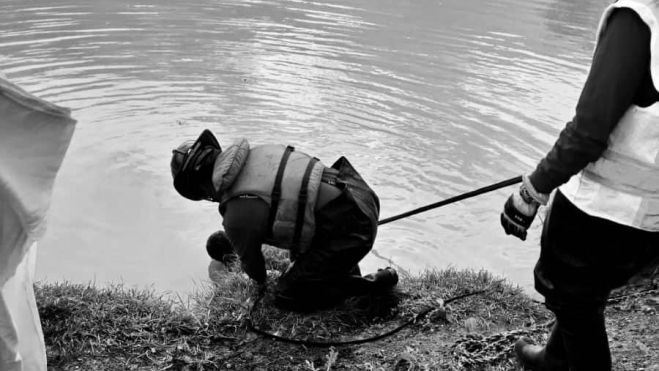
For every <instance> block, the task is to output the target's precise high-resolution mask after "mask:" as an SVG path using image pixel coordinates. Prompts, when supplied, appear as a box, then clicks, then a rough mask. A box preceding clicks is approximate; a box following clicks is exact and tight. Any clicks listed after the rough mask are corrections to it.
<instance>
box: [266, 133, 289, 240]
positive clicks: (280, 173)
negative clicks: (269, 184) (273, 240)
mask: <svg viewBox="0 0 659 371" xmlns="http://www.w3.org/2000/svg"><path fill="white" fill-rule="evenodd" d="M293 151H295V148H294V147H293V146H286V149H285V150H284V154H283V155H282V156H281V161H279V167H278V168H277V176H276V177H275V184H274V187H273V188H272V195H271V203H270V215H269V220H268V228H269V230H270V232H269V234H270V236H272V225H273V224H274V222H275V216H276V215H277V208H278V207H279V199H280V198H281V180H282V179H283V178H284V170H285V169H286V163H287V162H288V158H289V157H290V156H291V152H293Z"/></svg>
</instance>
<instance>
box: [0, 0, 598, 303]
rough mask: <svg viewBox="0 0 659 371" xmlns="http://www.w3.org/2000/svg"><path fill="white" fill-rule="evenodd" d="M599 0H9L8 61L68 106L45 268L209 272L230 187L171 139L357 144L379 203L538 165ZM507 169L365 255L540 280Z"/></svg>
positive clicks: (48, 275)
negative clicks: (510, 205) (508, 216)
mask: <svg viewBox="0 0 659 371" xmlns="http://www.w3.org/2000/svg"><path fill="white" fill-rule="evenodd" d="M608 3H609V1H604V0H582V1H578V2H575V1H572V0H537V1H522V0H503V1H497V2H491V1H483V0H444V1H437V0H417V1H405V0H404V1H401V0H396V1H389V0H351V1H345V0H329V1H299V0H282V1H269V0H264V1H260V0H231V1H228V0H224V1H216V0H192V1H190V0H186V1H183V0H159V1H127V0H112V1H109V0H93V1H92V0H85V1H83V0H31V1H24V0H3V1H2V3H1V4H0V29H1V30H2V35H3V37H2V38H1V39H0V71H2V72H3V73H5V74H6V75H7V77H8V78H9V79H10V80H12V81H14V82H15V83H17V84H19V85H21V86H22V87H23V88H25V89H27V90H29V91H31V92H32V93H34V94H36V95H38V96H41V97H43V98H45V99H48V100H50V101H52V102H55V103H57V104H60V105H63V106H67V107H70V108H72V110H73V115H74V117H75V118H76V119H77V120H78V127H77V130H76V133H75V135H74V138H73V141H72V143H71V147H70V149H69V152H68V154H67V157H66V158H65V161H64V164H63V167H62V169H61V172H60V174H59V177H58V179H57V182H56V188H55V192H54V195H53V203H52V207H51V211H50V215H49V229H48V233H47V234H46V236H45V238H44V239H43V240H42V243H41V244H40V251H39V258H38V267H37V268H38V278H39V279H46V280H70V281H76V282H89V281H92V282H96V284H106V283H109V282H123V283H125V284H128V285H136V286H153V287H155V288H156V289H158V290H167V291H171V292H174V293H179V294H180V293H187V292H190V291H191V290H192V289H193V288H195V287H196V286H197V285H199V284H200V283H202V282H204V281H205V280H206V279H207V266H208V263H209V258H208V257H207V255H206V252H205V248H204V245H205V241H206V238H207V236H208V235H209V234H210V233H212V232H213V231H215V230H217V229H218V228H220V227H221V219H220V217H219V215H218V213H217V211H216V206H215V205H213V204H210V203H207V202H197V203H195V202H191V201H188V200H186V199H184V198H182V197H180V196H179V195H178V194H177V193H176V192H175V190H174V189H173V187H172V180H171V175H170V170H169V161H170V155H171V149H172V148H173V147H176V146H177V145H178V144H179V143H180V142H182V141H183V140H185V139H193V138H195V137H196V136H197V135H198V134H199V133H200V132H201V131H202V130H203V129H204V128H209V129H211V130H212V131H213V132H215V133H216V134H217V136H218V138H219V140H220V142H221V144H222V145H223V146H228V145H230V144H231V143H232V142H233V141H234V140H236V139H238V138H240V137H246V138H248V140H249V141H250V143H251V144H252V145H258V144H264V143H282V144H292V145H294V146H295V147H296V148H297V149H298V150H301V151H304V152H307V153H310V154H312V155H315V156H317V157H319V158H320V159H321V160H322V161H323V162H325V163H326V164H328V165H329V164H331V163H332V162H333V161H334V160H335V159H336V158H338V157H339V156H342V155H345V156H346V157H348V158H349V159H350V161H351V162H352V163H353V165H354V166H355V167H356V168H357V169H358V170H359V171H360V172H361V174H362V175H363V176H364V178H365V179H366V180H367V181H368V182H369V183H370V184H371V186H372V187H373V189H374V190H375V191H376V192H377V193H378V194H379V196H380V199H381V206H382V209H381V217H382V218H385V217H388V216H391V215H395V214H399V213H402V212H405V211H408V210H411V209H414V208H417V207H420V206H424V205H427V204H430V203H433V202H436V201H439V200H442V199H444V198H448V197H451V196H454V195H457V194H461V193H464V192H467V191H470V190H472V189H475V188H479V187H482V186H486V185H489V184H492V183H495V182H498V181H501V180H504V179H507V178H511V177H513V176H516V175H520V174H523V173H528V172H530V171H531V170H532V169H533V168H534V167H535V165H536V163H537V161H538V160H539V159H540V158H541V157H542V156H544V154H545V153H546V152H547V150H548V149H549V148H550V147H551V145H552V144H553V141H554V140H555V138H556V136H557V134H558V132H559V131H560V129H561V128H562V127H563V126H564V124H565V122H566V121H567V120H569V119H570V118H571V117H572V115H573V112H574V106H575V104H576V100H577V98H578V95H579V92H580V89H581V86H582V84H583V82H584V81H585V78H586V74H587V72H588V66H589V62H590V57H591V54H592V49H593V47H594V36H595V29H596V26H597V22H598V21H599V16H600V14H601V12H602V10H603V9H604V7H605V6H606V5H607V4H608ZM512 190H513V187H509V188H507V189H504V190H499V191H496V192H492V193H489V194H486V195H482V196H479V197H476V198H472V199H469V200H466V201H463V202H460V203H456V204H452V205H449V206H445V207H442V208H440V209H436V210H432V211H429V212H426V213H423V214H419V215H416V216H413V217H410V218H407V219H403V220H400V221H396V222H393V223H390V224H387V225H383V226H382V227H381V229H380V231H379V234H378V239H377V241H376V244H375V247H374V251H373V254H370V255H369V256H368V257H367V258H366V259H365V260H364V264H363V265H364V268H365V269H363V270H365V271H369V270H373V269H375V268H377V267H382V266H385V265H394V266H396V267H398V268H399V269H400V270H405V271H408V272H418V271H420V270H422V269H425V268H446V267H449V266H453V267H456V268H473V269H481V268H484V269H488V270H490V271H492V272H493V273H495V274H497V275H501V276H504V277H507V278H508V279H509V280H511V281H513V282H516V283H518V284H519V285H521V286H523V287H524V288H526V289H528V290H529V291H532V268H533V265H534V263H535V260H536V258H537V255H538V251H539V247H538V242H539V237H540V229H541V220H540V219H541V218H537V219H536V221H535V223H534V224H533V226H532V228H531V230H530V231H529V236H530V237H529V239H528V240H527V241H526V242H521V241H519V240H517V239H515V238H513V237H510V236H506V235H505V234H504V232H503V231H502V229H501V227H500V226H499V213H500V211H501V208H502V206H503V203H504V202H505V200H506V198H507V196H508V194H509V193H510V192H511V191H512Z"/></svg>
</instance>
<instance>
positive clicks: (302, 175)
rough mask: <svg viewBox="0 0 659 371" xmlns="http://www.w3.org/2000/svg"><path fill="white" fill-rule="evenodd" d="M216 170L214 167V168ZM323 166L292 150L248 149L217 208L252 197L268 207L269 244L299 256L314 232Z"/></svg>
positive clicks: (291, 148) (276, 146) (264, 146)
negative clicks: (242, 198)
mask: <svg viewBox="0 0 659 371" xmlns="http://www.w3.org/2000/svg"><path fill="white" fill-rule="evenodd" d="M216 167H217V165H216ZM324 169H325V165H323V163H321V162H320V161H319V160H318V159H317V158H314V157H311V156H309V155H307V154H305V153H303V152H299V151H295V150H294V149H293V147H291V146H288V147H286V146H283V145H261V146H256V147H253V148H251V149H249V155H248V156H247V158H246V160H245V161H244V163H243V165H242V169H240V172H239V173H238V176H237V177H236V179H235V180H234V181H233V183H232V184H231V185H230V186H229V188H228V189H226V191H224V192H222V195H221V199H220V205H221V204H223V203H225V202H227V201H229V200H230V199H232V198H234V197H238V196H240V195H243V194H252V195H256V196H258V197H260V198H261V199H263V200H264V201H265V202H267V203H268V205H269V206H270V223H269V226H271V227H270V228H271V229H270V235H269V236H268V238H267V240H266V241H265V242H266V243H268V244H271V245H273V246H277V247H280V248H284V249H289V250H292V251H296V252H298V253H301V252H303V251H305V250H306V248H307V247H308V246H309V245H310V244H311V239H312V238H313V235H314V232H315V209H316V199H317V196H318V192H319V189H320V180H321V178H322V175H323V170H324Z"/></svg>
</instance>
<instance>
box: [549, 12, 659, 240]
mask: <svg viewBox="0 0 659 371" xmlns="http://www.w3.org/2000/svg"><path fill="white" fill-rule="evenodd" d="M657 6H658V2H657V1H656V0H655V1H652V0H620V1H618V2H616V3H614V4H611V5H610V6H609V7H608V8H607V9H606V10H605V11H604V14H603V15H602V18H601V20H600V25H599V30H598V36H597V39H598V40H599V38H600V37H601V35H602V34H603V32H604V30H605V29H606V26H607V21H608V19H609V16H610V15H611V13H612V12H613V11H614V10H615V9H617V8H629V9H632V10H633V11H635V12H636V13H637V14H638V15H639V16H640V18H641V19H642V20H643V22H645V23H646V24H647V25H648V27H649V28H650V31H651V33H652V36H651V44H650V48H651V53H650V54H651V61H650V74H651V78H652V82H653V85H654V87H655V89H657V90H659V87H658V82H659V59H658V54H657V53H659V45H658V44H657V37H659V29H658V27H659V24H658V23H657V22H658V21H659V16H658V12H657V11H658V9H657ZM560 190H561V192H562V193H563V194H564V195H565V196H566V197H567V198H568V199H569V200H570V201H571V202H572V203H573V204H575V205H576V206H577V207H578V208H579V209H581V210H583V211H584V212H586V213H587V214H589V215H592V216H596V217H601V218H605V219H608V220H611V221H613V222H616V223H619V224H623V225H627V226H631V227H635V228H638V229H642V230H646V231H659V102H655V103H654V104H652V105H651V106H648V107H639V106H636V105H632V106H631V107H629V109H628V110H627V111H626V112H625V114H624V115H623V117H622V118H621V119H620V121H619V122H618V124H617V125H616V127H615V129H614V130H613V132H612V133H611V135H610V136H609V139H608V145H607V148H606V150H605V151H604V153H603V154H602V156H601V157H600V158H599V159H598V160H597V161H595V162H593V163H590V164H589V165H588V166H586V167H585V168H584V169H583V170H582V171H581V172H580V173H578V174H576V175H574V176H573V177H572V178H570V180H569V181H568V182H567V183H565V184H563V185H562V186H561V187H560Z"/></svg>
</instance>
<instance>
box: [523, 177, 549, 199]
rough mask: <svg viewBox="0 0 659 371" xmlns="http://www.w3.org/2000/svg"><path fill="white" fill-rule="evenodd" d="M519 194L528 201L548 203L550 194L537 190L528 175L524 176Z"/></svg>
mask: <svg viewBox="0 0 659 371" xmlns="http://www.w3.org/2000/svg"><path fill="white" fill-rule="evenodd" d="M519 194H520V195H521V196H522V199H523V200H524V202H527V203H538V204H540V205H547V202H549V195H548V194H546V193H540V192H538V191H536V190H535V188H534V187H533V184H531V181H530V180H529V177H528V176H526V175H524V176H523V177H522V185H521V186H520V187H519Z"/></svg>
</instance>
